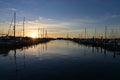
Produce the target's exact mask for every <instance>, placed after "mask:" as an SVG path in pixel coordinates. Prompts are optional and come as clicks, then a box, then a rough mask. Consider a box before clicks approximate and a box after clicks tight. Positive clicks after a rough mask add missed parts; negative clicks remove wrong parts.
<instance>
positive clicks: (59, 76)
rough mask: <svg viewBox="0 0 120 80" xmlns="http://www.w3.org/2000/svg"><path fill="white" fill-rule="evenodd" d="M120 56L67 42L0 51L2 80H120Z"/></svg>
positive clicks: (97, 48)
mask: <svg viewBox="0 0 120 80" xmlns="http://www.w3.org/2000/svg"><path fill="white" fill-rule="evenodd" d="M119 76H120V52H111V51H107V50H105V49H102V48H100V47H91V46H85V45H81V44H77V43H74V42H72V41H65V40H53V41H50V42H48V43H41V44H38V45H34V46H30V47H24V48H22V49H15V50H14V49H12V50H11V49H1V50H0V80H71V79H72V80H80V79H82V80H105V79H106V80H119V79H120V77H119Z"/></svg>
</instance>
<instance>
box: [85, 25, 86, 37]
mask: <svg viewBox="0 0 120 80" xmlns="http://www.w3.org/2000/svg"><path fill="white" fill-rule="evenodd" d="M85 39H86V27H85Z"/></svg>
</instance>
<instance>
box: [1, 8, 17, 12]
mask: <svg viewBox="0 0 120 80" xmlns="http://www.w3.org/2000/svg"><path fill="white" fill-rule="evenodd" d="M0 11H1V12H4V11H17V9H16V8H0Z"/></svg>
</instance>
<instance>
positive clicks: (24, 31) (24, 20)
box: [23, 17, 25, 37]
mask: <svg viewBox="0 0 120 80" xmlns="http://www.w3.org/2000/svg"><path fill="white" fill-rule="evenodd" d="M23 37H25V17H24V18H23Z"/></svg>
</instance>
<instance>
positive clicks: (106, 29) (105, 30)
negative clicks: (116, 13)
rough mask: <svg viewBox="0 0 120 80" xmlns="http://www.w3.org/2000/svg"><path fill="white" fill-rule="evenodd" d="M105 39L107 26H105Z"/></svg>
mask: <svg viewBox="0 0 120 80" xmlns="http://www.w3.org/2000/svg"><path fill="white" fill-rule="evenodd" d="M105 39H107V26H105Z"/></svg>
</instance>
